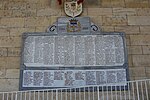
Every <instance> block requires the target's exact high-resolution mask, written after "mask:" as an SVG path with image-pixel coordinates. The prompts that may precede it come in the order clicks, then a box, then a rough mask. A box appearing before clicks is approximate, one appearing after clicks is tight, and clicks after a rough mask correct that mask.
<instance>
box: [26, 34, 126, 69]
mask: <svg viewBox="0 0 150 100" xmlns="http://www.w3.org/2000/svg"><path fill="white" fill-rule="evenodd" d="M124 63H125V54H124V44H123V38H122V36H120V35H100V34H99V35H59V36H53V35H51V36H28V37H27V38H26V39H25V44H24V64H25V66H27V67H41V66H42V67H54V66H56V67H57V66H59V67H83V66H85V67H88V66H93V67H94V66H106V67H107V66H123V64H124Z"/></svg>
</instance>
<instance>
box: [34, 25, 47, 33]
mask: <svg viewBox="0 0 150 100" xmlns="http://www.w3.org/2000/svg"><path fill="white" fill-rule="evenodd" d="M47 28H48V27H47V26H45V27H36V28H35V31H36V32H46V29H47Z"/></svg>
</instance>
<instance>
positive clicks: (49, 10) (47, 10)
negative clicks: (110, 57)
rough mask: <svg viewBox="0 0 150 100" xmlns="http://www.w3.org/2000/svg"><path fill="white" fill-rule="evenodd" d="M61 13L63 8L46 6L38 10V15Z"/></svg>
mask: <svg viewBox="0 0 150 100" xmlns="http://www.w3.org/2000/svg"><path fill="white" fill-rule="evenodd" d="M58 15H61V9H52V8H45V9H40V10H38V11H37V16H58Z"/></svg>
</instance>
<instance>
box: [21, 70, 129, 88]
mask: <svg viewBox="0 0 150 100" xmlns="http://www.w3.org/2000/svg"><path fill="white" fill-rule="evenodd" d="M126 81H127V80H126V70H125V69H105V70H24V71H23V87H77V86H86V85H87V86H89V85H105V84H107V86H109V85H113V84H116V83H118V84H117V85H118V86H125V85H127V83H126Z"/></svg>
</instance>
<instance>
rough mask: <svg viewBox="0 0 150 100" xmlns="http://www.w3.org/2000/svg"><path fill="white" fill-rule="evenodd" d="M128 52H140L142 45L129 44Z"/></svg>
mask: <svg viewBox="0 0 150 100" xmlns="http://www.w3.org/2000/svg"><path fill="white" fill-rule="evenodd" d="M128 54H142V47H141V46H129V47H128Z"/></svg>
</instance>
